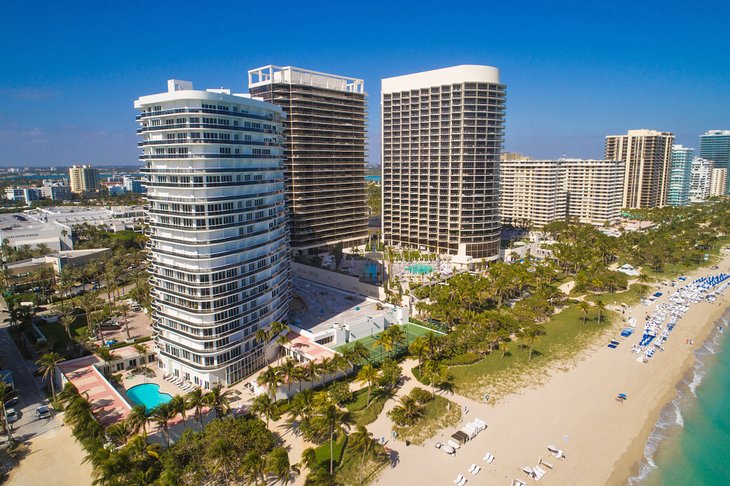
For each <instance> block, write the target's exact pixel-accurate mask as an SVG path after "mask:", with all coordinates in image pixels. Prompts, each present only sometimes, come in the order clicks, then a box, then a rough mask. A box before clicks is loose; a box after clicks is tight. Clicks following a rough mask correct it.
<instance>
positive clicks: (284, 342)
mask: <svg viewBox="0 0 730 486" xmlns="http://www.w3.org/2000/svg"><path fill="white" fill-rule="evenodd" d="M276 344H277V345H278V346H279V348H280V349H279V357H278V363H277V364H281V358H282V356H284V346H286V345H287V344H289V338H288V337H286V334H282V335H281V336H279V337H278V338H276Z"/></svg>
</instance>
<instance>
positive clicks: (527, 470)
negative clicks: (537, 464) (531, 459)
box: [522, 466, 535, 479]
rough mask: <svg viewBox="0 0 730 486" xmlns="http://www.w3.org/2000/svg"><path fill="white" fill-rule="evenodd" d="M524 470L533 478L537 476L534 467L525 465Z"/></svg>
mask: <svg viewBox="0 0 730 486" xmlns="http://www.w3.org/2000/svg"><path fill="white" fill-rule="evenodd" d="M522 471H523V472H524V473H525V474H527V475H528V476H530V477H531V478H533V479H534V478H535V471H533V470H532V468H531V467H530V466H525V467H523V468H522Z"/></svg>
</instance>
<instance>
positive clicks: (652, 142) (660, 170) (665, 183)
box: [606, 129, 674, 208]
mask: <svg viewBox="0 0 730 486" xmlns="http://www.w3.org/2000/svg"><path fill="white" fill-rule="evenodd" d="M673 143H674V135H673V134H671V133H669V132H658V131H656V130H644V129H642V130H629V131H628V133H627V134H626V135H608V136H606V160H621V161H623V162H624V164H625V167H624V171H625V173H624V190H623V198H622V205H623V207H625V208H656V207H662V206H664V205H665V204H666V202H667V195H668V192H669V166H670V161H671V149H672V144H673Z"/></svg>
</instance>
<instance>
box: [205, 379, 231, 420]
mask: <svg viewBox="0 0 730 486" xmlns="http://www.w3.org/2000/svg"><path fill="white" fill-rule="evenodd" d="M231 395H232V392H231V390H226V391H222V387H221V384H220V383H216V384H215V385H214V386H213V388H212V389H211V390H210V391H209V392H208V393H206V394H205V401H206V403H207V404H208V405H209V406H210V408H212V409H213V410H215V417H216V418H219V417H223V416H224V415H226V414H227V413H228V412H230V411H231Z"/></svg>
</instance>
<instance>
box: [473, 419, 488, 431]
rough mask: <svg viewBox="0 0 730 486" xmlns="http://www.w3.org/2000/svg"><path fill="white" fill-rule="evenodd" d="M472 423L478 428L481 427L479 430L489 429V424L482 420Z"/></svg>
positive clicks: (475, 420)
mask: <svg viewBox="0 0 730 486" xmlns="http://www.w3.org/2000/svg"><path fill="white" fill-rule="evenodd" d="M472 423H473V424H475V425H477V426H479V428H480V429H481V430H484V429H486V428H487V423H486V422H485V421H484V420H482V419H480V418H475V419H474V421H473V422H472Z"/></svg>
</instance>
